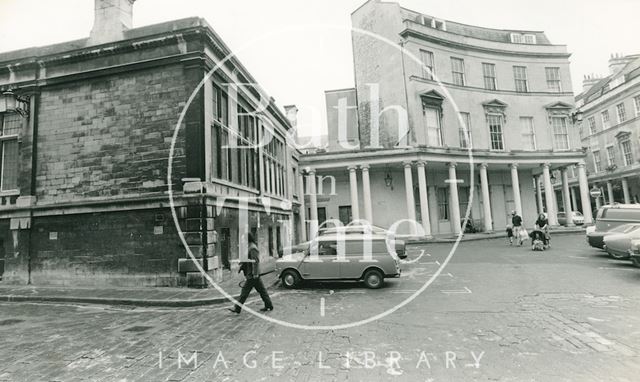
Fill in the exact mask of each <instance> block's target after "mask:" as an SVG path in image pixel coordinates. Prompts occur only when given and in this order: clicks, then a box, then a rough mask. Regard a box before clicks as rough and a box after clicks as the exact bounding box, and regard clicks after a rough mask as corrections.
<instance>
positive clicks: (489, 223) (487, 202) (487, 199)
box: [480, 163, 493, 233]
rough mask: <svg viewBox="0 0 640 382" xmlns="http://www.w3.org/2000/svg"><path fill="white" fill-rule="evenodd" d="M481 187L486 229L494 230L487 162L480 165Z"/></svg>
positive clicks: (488, 230)
mask: <svg viewBox="0 0 640 382" xmlns="http://www.w3.org/2000/svg"><path fill="white" fill-rule="evenodd" d="M480 187H482V209H483V213H484V231H485V232H487V233H490V232H493V217H492V216H491V194H490V192H489V177H488V176H487V164H486V163H482V164H481V165H480Z"/></svg>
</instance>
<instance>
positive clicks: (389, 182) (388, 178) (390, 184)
mask: <svg viewBox="0 0 640 382" xmlns="http://www.w3.org/2000/svg"><path fill="white" fill-rule="evenodd" d="M384 184H385V185H386V186H387V187H389V188H391V191H393V178H392V177H391V173H390V172H387V176H385V178H384Z"/></svg>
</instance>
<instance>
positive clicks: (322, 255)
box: [301, 240, 340, 280]
mask: <svg viewBox="0 0 640 382" xmlns="http://www.w3.org/2000/svg"><path fill="white" fill-rule="evenodd" d="M337 260H338V244H337V243H336V241H335V240H322V241H319V242H318V258H317V260H316V259H314V258H313V256H307V257H306V258H305V260H304V262H303V263H302V266H301V270H302V278H305V279H318V280H323V279H324V280H326V279H337V278H340V263H339V262H338V261H337Z"/></svg>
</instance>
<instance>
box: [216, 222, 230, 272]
mask: <svg viewBox="0 0 640 382" xmlns="http://www.w3.org/2000/svg"><path fill="white" fill-rule="evenodd" d="M219 240H220V261H221V262H222V269H231V261H230V259H229V250H230V249H231V244H230V240H231V231H230V230H229V228H221V229H220V237H219Z"/></svg>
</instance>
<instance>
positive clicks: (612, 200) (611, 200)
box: [607, 181, 615, 204]
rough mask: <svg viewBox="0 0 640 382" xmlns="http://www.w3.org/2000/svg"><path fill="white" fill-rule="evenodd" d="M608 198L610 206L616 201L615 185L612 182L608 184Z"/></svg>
mask: <svg viewBox="0 0 640 382" xmlns="http://www.w3.org/2000/svg"><path fill="white" fill-rule="evenodd" d="M607 197H608V198H609V204H613V203H614V202H615V199H614V198H613V184H612V183H611V181H608V182H607Z"/></svg>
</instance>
